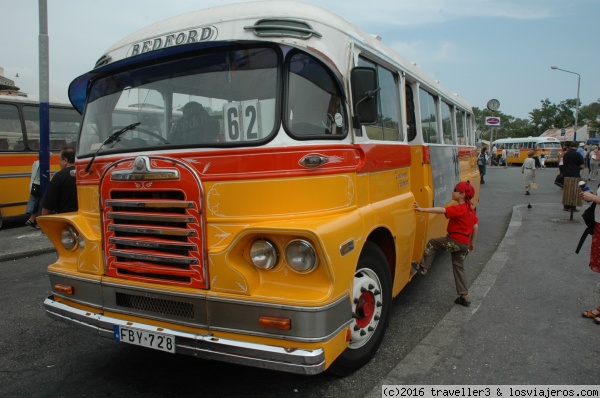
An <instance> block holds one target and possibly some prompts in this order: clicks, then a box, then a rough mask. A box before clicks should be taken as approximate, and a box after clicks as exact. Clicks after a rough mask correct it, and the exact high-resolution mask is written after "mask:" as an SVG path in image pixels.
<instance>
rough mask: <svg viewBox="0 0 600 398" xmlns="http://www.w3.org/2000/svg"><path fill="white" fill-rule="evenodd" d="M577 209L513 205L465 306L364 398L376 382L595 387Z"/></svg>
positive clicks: (598, 291)
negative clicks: (509, 215) (583, 313)
mask: <svg viewBox="0 0 600 398" xmlns="http://www.w3.org/2000/svg"><path fill="white" fill-rule="evenodd" d="M586 206H587V204H584V207H580V208H579V212H578V213H573V218H572V219H571V218H570V216H571V214H570V212H565V211H563V209H562V206H561V205H560V204H557V203H536V204H534V205H532V207H531V208H528V207H527V205H517V206H514V207H513V212H512V216H511V220H510V224H509V226H508V229H507V231H506V234H505V235H504V238H503V239H502V242H501V243H500V245H499V246H498V248H497V250H496V251H495V253H494V254H493V256H492V257H491V258H490V260H489V261H488V262H487V264H486V265H485V267H484V268H483V270H482V272H481V273H480V274H479V276H478V277H477V278H476V280H474V281H473V283H472V285H471V286H470V287H469V293H470V297H471V301H472V304H471V306H470V307H463V306H460V305H454V306H453V308H452V309H451V310H450V311H449V312H448V313H447V314H446V316H445V317H444V318H443V319H442V320H441V321H440V322H439V323H438V324H437V325H436V326H435V327H434V328H433V330H432V331H431V332H430V333H429V334H428V335H427V336H426V337H425V338H424V339H423V340H421V342H420V343H419V344H418V345H417V346H416V347H415V348H414V349H413V350H412V351H411V352H410V353H409V354H408V355H406V356H405V357H404V358H403V359H402V360H401V361H400V362H399V363H398V364H397V365H396V366H395V367H394V368H393V369H392V370H391V371H390V372H389V373H388V374H387V375H385V376H384V377H383V378H382V379H381V381H380V382H379V385H378V386H377V387H375V388H373V390H371V392H370V393H368V394H367V395H366V397H368V398H374V397H381V396H382V387H381V386H382V385H598V384H600V383H599V379H598V376H600V325H598V324H595V323H594V321H593V320H592V319H589V318H584V317H583V316H582V312H583V311H584V310H589V309H593V308H595V307H596V306H599V305H600V274H597V273H595V272H593V271H591V270H590V268H589V255H590V247H591V241H592V237H591V236H588V237H587V239H586V241H585V243H584V245H583V247H582V248H581V250H580V253H579V254H575V249H576V246H577V242H579V238H580V237H581V235H582V233H583V230H584V229H585V224H584V222H583V219H582V218H581V217H580V215H581V214H582V212H583V210H584V209H585V207H586ZM435 265H436V264H435V263H434V266H435ZM466 265H467V273H468V259H467V264H466ZM432 271H434V270H433V269H432ZM430 272H431V271H430ZM423 278H427V276H425V277H423ZM448 283H452V281H451V280H449V281H448ZM425 315H426V314H425ZM383 344H390V342H389V341H388V342H386V341H384V343H383ZM392 344H393V342H392Z"/></svg>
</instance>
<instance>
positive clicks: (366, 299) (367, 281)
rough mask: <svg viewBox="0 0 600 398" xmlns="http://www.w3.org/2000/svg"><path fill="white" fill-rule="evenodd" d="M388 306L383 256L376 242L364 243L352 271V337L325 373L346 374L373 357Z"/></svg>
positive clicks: (389, 288) (388, 278) (389, 286)
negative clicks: (353, 271)
mask: <svg viewBox="0 0 600 398" xmlns="http://www.w3.org/2000/svg"><path fill="white" fill-rule="evenodd" d="M391 305H392V277H391V275H390V268H389V266H388V263H387V259H386V257H385V255H384V254H383V252H382V251H381V249H380V248H379V247H378V246H377V245H375V244H374V243H372V242H367V243H366V244H365V247H364V248H363V251H362V253H361V255H360V258H359V259H358V265H357V266H356V272H355V273H354V286H353V289H352V312H353V313H352V317H353V320H352V323H351V324H350V330H351V331H352V338H351V340H350V344H349V345H348V347H347V348H346V350H345V351H344V352H343V353H342V354H341V355H340V356H339V357H338V358H337V359H336V360H335V361H334V362H333V364H331V366H330V367H329V369H328V372H329V373H331V374H333V375H336V376H342V377H343V376H347V375H349V374H351V373H352V372H354V371H356V370H358V369H359V368H361V367H362V366H364V365H365V364H366V363H368V362H369V361H370V360H371V358H373V356H374V355H375V353H376V352H377V349H378V348H379V345H380V344H381V341H382V340H383V336H384V335H385V330H386V328H387V326H388V323H389V317H390V307H391Z"/></svg>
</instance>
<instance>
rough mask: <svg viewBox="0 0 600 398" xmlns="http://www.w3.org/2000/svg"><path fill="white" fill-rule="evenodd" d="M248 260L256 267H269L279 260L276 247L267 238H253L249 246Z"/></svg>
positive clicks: (266, 268) (265, 268)
mask: <svg viewBox="0 0 600 398" xmlns="http://www.w3.org/2000/svg"><path fill="white" fill-rule="evenodd" d="M250 260H252V264H254V266H255V267H256V268H260V269H264V270H268V269H271V268H273V267H274V266H276V265H277V263H278V262H279V253H278V252H277V247H276V246H275V245H274V244H272V243H271V242H269V241H268V240H262V239H261V240H255V241H254V242H253V243H252V246H251V247H250Z"/></svg>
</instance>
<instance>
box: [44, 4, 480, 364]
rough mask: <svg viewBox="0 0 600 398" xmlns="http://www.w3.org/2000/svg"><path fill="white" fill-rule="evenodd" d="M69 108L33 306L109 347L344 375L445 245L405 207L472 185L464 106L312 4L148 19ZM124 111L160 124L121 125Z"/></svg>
mask: <svg viewBox="0 0 600 398" xmlns="http://www.w3.org/2000/svg"><path fill="white" fill-rule="evenodd" d="M69 95H70V99H71V101H72V103H73V105H74V106H75V107H76V108H77V109H78V110H80V111H83V110H85V113H84V115H83V123H82V128H81V134H80V137H79V146H78V153H77V160H76V171H77V172H76V176H77V192H78V198H79V210H78V211H77V212H76V213H68V214H59V215H52V216H44V217H39V218H38V223H39V225H40V226H41V228H42V230H43V231H44V232H45V233H46V235H47V236H48V238H49V239H50V240H51V241H52V242H53V243H54V245H55V246H56V249H57V252H58V259H57V260H56V262H55V263H53V264H51V265H50V266H49V267H48V272H49V277H50V283H51V286H52V295H51V296H50V297H49V298H48V299H46V300H45V302H44V305H45V308H46V311H47V313H48V315H49V316H51V317H52V318H55V319H58V320H61V321H64V322H67V323H71V324H73V325H77V326H81V327H83V328H85V329H87V330H91V331H94V332H95V333H96V334H99V335H101V336H104V337H108V338H112V339H116V340H118V341H120V342H126V343H130V344H135V345H140V346H144V347H147V348H151V349H156V350H162V351H166V352H170V353H182V354H189V355H194V356H198V357H201V358H207V359H212V360H220V361H225V362H232V363H238V364H244V365H249V366H257V367H262V368H267V369H275V370H280V371H286V372H293V373H301V374H316V373H320V372H322V371H325V370H330V371H331V372H332V373H334V374H338V375H346V374H349V373H351V372H352V371H354V370H356V369H358V368H359V367H361V366H363V365H364V364H365V363H367V362H368V361H369V360H370V358H371V357H372V356H373V355H374V354H375V352H376V350H377V348H378V347H379V345H380V343H381V341H382V339H383V336H384V333H385V329H386V326H387V324H388V322H389V317H390V307H391V305H392V298H393V297H395V296H397V295H398V294H399V293H400V291H401V290H402V289H403V287H404V286H405V285H406V284H407V283H408V282H409V281H410V280H411V278H412V277H413V276H414V274H415V273H414V271H413V270H412V267H411V262H412V261H419V260H420V259H421V257H422V255H423V251H424V248H425V245H426V244H427V241H428V240H429V239H430V238H432V237H437V236H442V235H445V233H446V231H445V228H446V225H447V221H446V219H445V217H444V216H443V215H439V214H437V215H436V214H426V213H419V214H416V212H415V211H414V206H413V203H414V201H417V202H418V203H419V204H420V205H421V206H424V207H425V206H443V205H446V204H448V203H450V202H451V195H452V191H453V188H454V186H455V184H457V183H458V182H460V181H467V180H470V181H471V182H472V183H473V185H474V186H475V188H476V190H477V191H478V190H479V180H480V178H479V172H478V169H477V165H476V162H477V161H476V157H477V150H476V147H475V130H474V116H473V113H472V109H471V107H470V106H469V105H468V104H467V103H466V102H465V101H464V100H462V99H461V98H460V97H458V96H457V95H456V94H453V93H452V92H451V91H449V90H447V89H445V88H443V87H442V86H441V85H440V84H439V83H438V82H437V81H435V80H433V79H432V78H430V77H428V76H426V75H425V74H424V73H423V72H422V71H420V70H419V69H417V68H416V66H415V65H414V64H412V63H410V62H408V61H406V60H405V59H404V58H402V57H401V56H399V55H397V54H395V53H394V52H393V51H392V50H391V49H389V48H388V47H386V46H385V45H384V44H383V43H382V42H381V41H380V40H378V39H377V38H375V37H373V36H371V35H369V34H367V33H365V32H364V31H362V30H360V29H359V28H357V27H355V26H353V25H351V24H350V23H348V22H347V21H345V20H343V19H341V18H340V17H339V16H337V15H335V14H332V13H330V12H328V11H326V10H323V9H321V8H319V7H315V6H312V5H308V4H303V3H296V2H279V1H268V2H257V3H242V4H235V5H230V6H222V7H217V8H211V9H207V10H202V11H199V12H194V13H189V14H186V15H182V16H179V17H174V18H171V19H168V20H166V21H163V22H159V23H156V24H153V25H152V26H150V27H148V28H145V29H142V30H140V31H138V32H137V33H135V34H133V35H131V36H129V37H126V38H124V39H123V40H121V41H120V42H118V43H117V44H115V45H114V46H113V47H111V48H110V49H109V50H108V51H107V52H106V54H104V55H103V56H102V57H101V58H100V59H99V61H98V63H97V64H96V66H95V68H94V69H93V70H91V71H90V72H88V73H86V74H84V75H82V76H80V77H78V78H76V79H75V80H74V81H73V82H72V83H71V86H70V88H69ZM132 105H133V106H132ZM122 109H131V110H133V112H134V113H135V111H136V110H137V109H152V110H153V112H154V113H153V114H154V115H155V116H157V115H160V117H154V119H153V120H151V121H147V120H144V119H143V118H142V116H143V115H144V114H143V113H141V112H140V118H139V119H138V120H130V121H128V122H121V123H120V124H119V123H116V122H115V120H116V119H115V115H116V114H117V113H119V112H122ZM477 202H478V197H476V198H474V203H475V204H476V203H477Z"/></svg>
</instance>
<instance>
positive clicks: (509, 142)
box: [492, 137, 563, 166]
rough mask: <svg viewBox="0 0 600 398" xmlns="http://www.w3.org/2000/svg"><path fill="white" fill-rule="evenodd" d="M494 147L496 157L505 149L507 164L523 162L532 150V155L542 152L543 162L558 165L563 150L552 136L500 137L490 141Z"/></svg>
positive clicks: (539, 154)
mask: <svg viewBox="0 0 600 398" xmlns="http://www.w3.org/2000/svg"><path fill="white" fill-rule="evenodd" d="M494 147H495V148H496V154H495V155H496V157H498V156H501V155H502V150H503V149H505V150H506V163H507V164H513V163H515V164H523V162H524V161H525V159H527V156H528V154H529V152H533V156H534V157H539V156H541V155H542V154H544V158H545V159H546V160H545V164H547V165H554V166H558V162H559V161H560V158H561V156H562V152H563V150H562V146H561V143H560V141H559V140H558V139H556V138H553V137H527V138H502V139H499V140H496V141H494V142H493V143H492V148H494Z"/></svg>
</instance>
